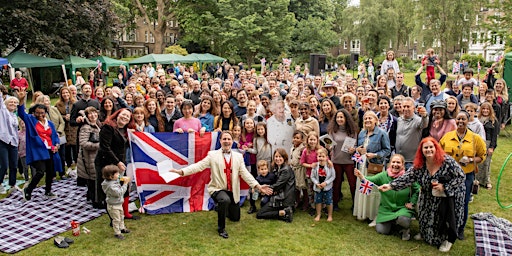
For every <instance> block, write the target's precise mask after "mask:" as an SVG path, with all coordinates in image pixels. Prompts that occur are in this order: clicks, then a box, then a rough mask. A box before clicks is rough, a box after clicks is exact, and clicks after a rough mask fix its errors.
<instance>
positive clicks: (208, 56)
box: [201, 53, 226, 63]
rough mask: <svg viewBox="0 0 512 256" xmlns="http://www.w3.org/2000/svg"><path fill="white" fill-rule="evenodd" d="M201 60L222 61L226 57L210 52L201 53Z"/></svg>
mask: <svg viewBox="0 0 512 256" xmlns="http://www.w3.org/2000/svg"><path fill="white" fill-rule="evenodd" d="M201 60H202V61H203V62H211V63H222V62H223V61H225V60H226V59H224V58H222V57H219V56H217V55H213V54H211V53H203V54H201Z"/></svg>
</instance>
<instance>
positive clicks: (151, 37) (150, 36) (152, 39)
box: [149, 32, 155, 43]
mask: <svg viewBox="0 0 512 256" xmlns="http://www.w3.org/2000/svg"><path fill="white" fill-rule="evenodd" d="M149 41H150V42H151V43H155V37H154V36H153V33H151V32H149Z"/></svg>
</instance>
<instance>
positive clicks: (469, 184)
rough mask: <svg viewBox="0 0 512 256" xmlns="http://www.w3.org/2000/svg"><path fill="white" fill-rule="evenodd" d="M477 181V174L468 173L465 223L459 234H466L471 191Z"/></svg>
mask: <svg viewBox="0 0 512 256" xmlns="http://www.w3.org/2000/svg"><path fill="white" fill-rule="evenodd" d="M474 180H475V173H474V172H470V173H466V182H465V183H466V196H465V198H464V222H463V223H462V226H460V228H459V234H461V233H464V228H465V227H466V222H467V221H468V210H469V209H468V208H469V207H468V205H469V200H471V190H472V188H473V181H474Z"/></svg>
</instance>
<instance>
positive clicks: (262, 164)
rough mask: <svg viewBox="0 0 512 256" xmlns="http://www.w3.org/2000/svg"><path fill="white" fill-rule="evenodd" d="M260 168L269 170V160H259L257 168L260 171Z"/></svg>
mask: <svg viewBox="0 0 512 256" xmlns="http://www.w3.org/2000/svg"><path fill="white" fill-rule="evenodd" d="M260 166H266V167H267V169H268V161H267V160H258V162H257V163H256V167H258V169H259V168H260Z"/></svg>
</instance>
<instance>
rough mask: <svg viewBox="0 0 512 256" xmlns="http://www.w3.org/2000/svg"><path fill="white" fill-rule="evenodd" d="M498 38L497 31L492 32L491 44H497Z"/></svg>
mask: <svg viewBox="0 0 512 256" xmlns="http://www.w3.org/2000/svg"><path fill="white" fill-rule="evenodd" d="M497 38H498V36H497V35H496V33H492V34H491V44H496V41H497Z"/></svg>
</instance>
